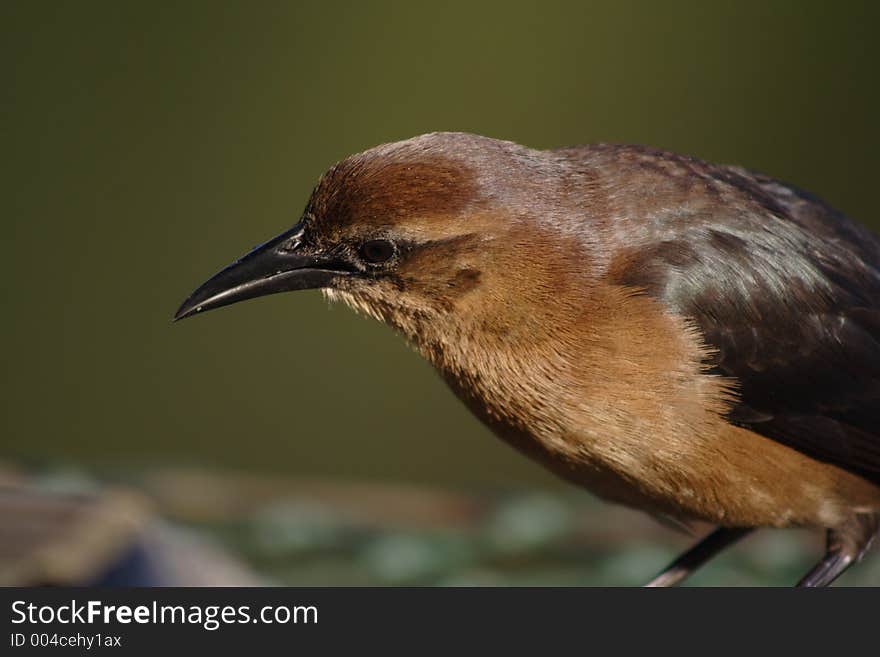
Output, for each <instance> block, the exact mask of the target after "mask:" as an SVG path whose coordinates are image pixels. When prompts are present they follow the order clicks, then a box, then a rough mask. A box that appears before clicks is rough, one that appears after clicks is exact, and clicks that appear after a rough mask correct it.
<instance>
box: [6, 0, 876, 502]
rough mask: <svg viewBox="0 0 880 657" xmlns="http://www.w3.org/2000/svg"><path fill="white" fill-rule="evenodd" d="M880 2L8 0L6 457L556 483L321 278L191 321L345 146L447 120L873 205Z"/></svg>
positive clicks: (851, 210) (860, 210)
mask: <svg viewBox="0 0 880 657" xmlns="http://www.w3.org/2000/svg"><path fill="white" fill-rule="evenodd" d="M878 17H880V12H878V10H877V5H876V3H872V2H837V3H833V4H832V3H827V2H737V3H733V2H715V3H705V2H688V3H681V2H662V3H660V2H656V3H655V2H621V1H613V2H611V1H607V2H562V3H560V2H548V1H543V2H512V1H508V2H493V3H488V2H486V3H480V2H448V3H414V2H400V3H387V2H363V3H355V2H350V3H338V2H327V1H322V2H202V3H194V2H183V3H157V2H101V3H96V2H4V3H2V5H0V30H2V38H0V51H2V53H0V54H2V58H0V62H2V63H0V66H2V87H0V93H2V95H3V102H2V112H3V119H2V123H0V130H2V133H0V134H2V143H3V159H2V167H3V171H2V174H3V175H2V187H3V190H2V207H3V208H4V211H3V221H4V228H5V230H4V232H5V235H6V238H5V240H4V243H5V244H6V245H7V246H6V248H5V249H4V250H5V253H6V255H5V257H4V258H3V262H2V267H3V270H4V271H3V277H2V279H3V282H4V294H5V298H6V301H5V304H4V305H5V307H6V319H5V321H3V323H2V331H3V339H4V344H5V345H6V348H5V349H4V350H3V351H4V360H5V370H6V372H7V374H6V377H5V379H4V384H3V391H2V392H3V395H2V396H3V403H4V405H5V411H4V424H5V426H4V432H3V433H4V438H3V441H4V442H3V450H2V452H0V458H2V459H5V460H9V461H17V462H30V463H34V462H38V463H46V462H59V463H61V462H63V463H74V464H79V465H81V466H85V467H100V468H104V469H107V468H114V467H117V466H120V465H122V466H130V465H132V464H134V465H137V466H144V465H149V464H155V465H162V464H169V463H171V464H197V465H200V466H207V467H220V468H228V467H232V468H235V469H239V470H246V471H251V472H255V473H273V474H275V475H284V476H288V475H308V476H318V477H321V476H328V477H334V478H340V479H355V480H373V481H376V480H379V481H402V482H422V483H429V484H433V485H438V486H445V487H458V486H470V487H474V486H476V487H498V486H522V487H538V488H542V487H550V488H555V487H557V486H561V484H557V483H556V481H555V480H554V479H553V478H552V477H551V476H550V475H547V474H545V473H544V472H543V471H542V470H541V469H540V468H539V467H537V466H535V465H533V464H531V463H529V462H527V461H526V460H525V459H524V458H522V457H520V456H519V455H517V454H516V453H514V452H513V451H512V450H510V449H509V448H508V447H506V446H504V445H502V444H501V443H500V442H498V441H496V440H495V439H494V438H492V437H491V436H490V434H489V433H488V431H487V430H485V429H484V428H482V427H481V426H480V424H478V422H477V421H475V420H474V419H472V418H471V417H470V416H469V415H468V413H467V412H466V411H465V409H464V408H463V406H461V405H460V404H459V402H458V401H456V400H455V399H454V398H453V396H452V395H451V394H450V393H449V392H448V391H447V390H446V389H445V387H444V385H443V384H442V383H441V381H440V380H439V378H438V377H437V376H436V375H435V374H434V373H433V372H432V371H431V369H430V368H429V367H428V366H427V365H426V364H425V363H423V362H422V361H421V360H420V359H419V358H418V357H417V356H416V355H415V354H414V353H413V352H411V351H410V350H409V349H408V348H407V347H406V346H405V345H404V344H403V342H402V341H401V340H400V339H399V338H397V337H396V336H395V335H393V334H392V332H391V331H390V330H388V329H386V328H384V327H382V326H380V325H378V324H376V323H374V322H372V321H370V320H367V319H363V318H361V317H357V316H355V315H354V314H353V313H351V312H350V311H348V310H346V309H344V308H342V307H338V308H337V307H328V305H327V304H326V302H325V301H324V300H323V299H322V297H321V296H320V294H318V293H315V292H308V293H300V294H297V295H279V296H274V297H269V298H265V299H260V300H257V301H254V302H249V303H247V304H246V305H242V306H235V307H232V308H228V309H224V310H221V311H219V312H216V313H211V314H210V315H207V316H205V317H199V318H196V319H194V320H191V321H187V322H184V323H181V324H176V325H174V324H172V323H171V321H170V317H171V314H172V312H173V310H174V309H175V308H176V306H177V304H178V303H179V302H180V301H181V300H182V299H183V297H184V296H186V295H187V294H188V293H189V292H190V291H191V289H192V288H193V287H194V286H195V285H197V284H198V283H200V282H201V281H202V280H204V279H205V278H206V277H207V276H208V275H209V274H211V273H213V272H214V271H215V270H216V269H217V268H219V267H220V266H222V265H224V264H226V263H227V262H229V261H230V260H232V259H233V258H235V257H236V256H238V255H240V254H241V253H243V252H244V251H245V250H247V249H248V248H249V247H250V246H252V245H254V244H256V243H258V242H260V241H262V240H264V239H265V238H267V237H269V236H271V235H274V234H275V233H277V232H279V231H280V230H282V229H285V228H287V227H289V226H290V225H292V224H293V223H294V222H295V221H296V220H297V218H298V216H299V213H300V211H301V209H302V207H303V205H304V203H305V201H306V198H307V195H308V193H309V191H310V189H311V187H312V185H313V184H314V182H315V181H316V179H317V178H318V176H319V175H320V174H321V173H322V172H323V171H324V170H325V169H326V168H327V167H328V166H330V165H331V164H332V163H334V162H335V161H337V160H339V159H340V158H342V157H345V156H346V155H348V154H350V153H353V152H357V151H360V150H364V149H366V148H368V147H370V146H373V145H375V144H378V143H380V142H385V141H393V140H398V139H403V138H406V137H410V136H412V135H416V134H419V133H423V132H428V131H434V130H463V131H471V132H477V133H481V134H485V135H489V136H493V137H498V138H504V139H511V140H514V141H518V142H521V143H524V144H528V145H530V146H534V147H542V148H544V147H555V146H562V145H568V144H575V143H585V142H591V141H600V140H601V141H622V142H637V143H644V144H650V145H654V146H660V147H665V148H669V149H673V150H676V151H681V152H685V153H688V154H692V155H697V156H700V157H704V158H707V159H711V160H717V161H723V162H729V163H738V164H742V165H746V166H748V167H751V168H755V169H758V170H761V171H764V172H767V173H770V174H773V175H775V176H778V177H780V178H782V179H784V180H788V181H791V182H794V183H796V184H798V185H800V186H802V187H805V188H807V189H809V190H811V191H813V192H815V193H817V194H819V195H820V196H823V197H824V198H826V199H827V200H829V201H830V202H831V203H832V204H833V205H836V206H837V207H839V208H840V209H842V210H844V211H845V212H847V213H848V214H850V215H851V216H853V217H855V218H857V219H860V220H862V221H864V222H865V223H867V224H868V225H873V226H874V227H878V226H880V219H878V216H877V212H876V208H875V196H876V187H875V185H876V182H875V178H876V175H877V163H876V153H877V150H878V146H880V130H878V126H877V117H878V116H880V93H878V84H877V79H878V78H877V64H878V61H880V45H878V40H877V39H876V35H875V30H876V25H877V19H878Z"/></svg>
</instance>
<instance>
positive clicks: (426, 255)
mask: <svg viewBox="0 0 880 657" xmlns="http://www.w3.org/2000/svg"><path fill="white" fill-rule="evenodd" d="M553 166H554V165H553V162H552V161H551V160H550V159H548V158H546V157H545V154H544V153H541V152H539V151H532V150H529V149H526V148H524V147H521V146H518V145H515V144H512V143H510V142H502V141H497V140H493V139H488V138H485V137H479V136H476V135H469V134H463V133H432V134H428V135H422V136H420V137H416V138H414V139H410V140H407V141H403V142H397V143H394V144H386V145H382V146H378V147H376V148H373V149H371V150H368V151H366V152H364V153H361V154H358V155H354V156H352V157H350V158H348V159H346V160H344V161H342V162H340V163H339V164H337V165H335V166H334V167H332V168H331V169H330V170H329V171H327V173H325V174H324V175H323V176H322V177H321V179H320V180H319V182H318V184H317V186H316V187H315V189H314V191H313V192H312V194H311V197H310V199H309V202H308V204H307V206H306V208H305V210H304V212H303V214H302V217H301V219H300V220H299V221H298V222H297V223H296V225H295V226H293V227H292V228H291V229H289V230H287V231H285V232H283V233H281V234H280V235H278V236H276V237H274V238H272V239H270V240H269V241H268V242H266V243H264V244H262V245H260V246H258V247H256V248H254V249H253V250H252V251H250V252H249V253H247V254H246V255H244V256H243V257H241V258H240V259H238V260H237V261H235V262H234V263H232V264H231V265H229V266H228V267H226V268H225V269H223V270H222V271H220V272H219V273H217V274H216V275H215V276H213V277H212V278H210V279H209V280H208V281H207V282H205V283H204V284H203V285H201V286H200V287H199V288H198V289H196V290H195V291H194V292H193V293H192V294H191V295H190V296H189V297H188V298H187V299H186V301H184V302H183V304H182V305H181V306H180V308H179V309H178V311H177V313H176V315H175V319H183V318H186V317H190V316H192V315H195V314H197V313H200V312H203V311H206V310H211V309H214V308H219V307H221V306H225V305H228V304H232V303H236V302H238V301H243V300H245V299H251V298H255V297H259V296H264V295H268V294H275V293H278V292H285V291H290V290H301V289H309V288H321V289H323V290H324V291H325V293H326V294H327V295H328V296H329V297H330V298H332V299H341V300H343V301H345V302H347V303H348V304H349V305H351V306H353V307H354V308H356V309H358V310H360V311H362V312H365V313H367V314H369V315H371V316H373V317H376V318H378V319H380V320H382V321H385V322H387V323H389V324H391V325H392V326H394V327H395V328H398V329H400V330H402V331H403V332H404V333H407V334H409V335H410V337H413V338H417V337H424V336H425V335H426V333H428V332H429V330H430V329H431V328H432V327H433V328H434V329H436V328H437V327H438V326H443V325H444V322H445V320H448V319H450V318H452V319H454V320H455V321H456V322H458V323H461V322H462V321H463V319H464V318H466V317H468V316H474V315H475V314H479V313H481V312H485V311H486V309H487V308H489V307H494V309H495V310H496V311H497V309H498V308H499V307H500V305H502V304H503V302H504V301H505V300H506V298H507V297H508V296H509V295H510V294H511V293H513V292H515V293H516V294H517V295H518V297H517V298H518V299H519V300H520V301H523V300H524V299H527V298H528V297H529V294H530V291H531V292H532V293H535V292H540V291H541V290H542V289H543V290H550V289H556V288H557V287H558V286H557V285H556V282H554V281H552V280H549V279H551V278H558V276H556V272H554V269H553V267H549V268H548V267H547V266H546V259H544V258H541V257H540V255H539V254H540V252H541V249H542V244H541V242H542V240H543V239H545V238H547V235H550V234H549V233H548V234H547V235H545V234H544V233H542V231H541V230H540V220H547V219H548V217H546V216H543V215H542V216H541V217H537V216H536V212H537V211H536V208H540V198H541V196H542V195H546V194H548V193H552V186H553V185H555V184H558V183H559V177H558V176H555V175H553V174H554V172H553V171H552V170H551V169H552V168H553ZM539 214H540V213H539ZM555 238H558V231H556V234H555ZM556 250H557V251H558V248H557V249H556ZM581 254H582V252H581ZM552 260H553V262H554V263H556V264H557V265H558V263H559V257H558V255H557V257H556V258H554V259H552ZM535 301H536V302H538V300H537V299H535ZM499 302H502V303H501V304H499ZM508 314H509V313H508Z"/></svg>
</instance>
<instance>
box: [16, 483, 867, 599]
mask: <svg viewBox="0 0 880 657" xmlns="http://www.w3.org/2000/svg"><path fill="white" fill-rule="evenodd" d="M0 516H2V518H0V519H2V522H0V584H2V585H10V584H27V585H31V584H58V585H71V584H102V585H126V584H129V585H183V586H189V585H227V586H244V585H264V584H265V585H273V584H274V585H292V586H342V585H354V586H359V585H376V586H385V585H429V586H433V585H437V586H517V585H518V586H533V585H555V586H633V585H640V584H642V583H644V582H645V581H647V580H648V579H649V578H650V577H651V576H652V575H654V574H655V573H656V571H658V570H659V569H661V568H662V567H663V566H664V565H666V564H667V563H668V562H669V561H670V560H671V559H672V558H674V557H675V556H676V555H677V554H678V553H679V552H680V551H681V550H683V549H684V548H686V547H687V546H688V545H689V544H690V543H691V542H692V541H693V540H694V539H693V538H691V537H688V536H686V535H684V534H680V533H677V532H674V531H672V530H670V529H667V528H664V527H661V526H660V525H658V524H656V523H655V522H654V521H652V520H651V519H649V518H647V517H645V516H642V515H640V514H635V513H632V512H629V511H627V510H624V509H620V508H617V507H612V506H608V505H604V504H600V503H598V502H596V501H594V500H592V499H591V498H589V497H588V496H587V495H585V494H581V493H578V492H577V491H572V492H570V493H568V494H557V495H549V494H547V493H544V492H528V491H517V492H508V493H492V494H489V493H485V492H484V493H479V492H472V493H462V492H451V491H441V490H431V489H424V488H419V487H414V486H400V485H382V484H360V483H358V484H354V483H341V482H332V481H317V480H313V481H301V480H286V479H280V478H279V479H270V478H265V477H255V476H245V475H233V474H229V473H217V472H208V471H197V470H155V471H141V472H138V473H132V474H131V475H130V476H129V477H127V478H126V480H125V481H111V480H109V479H101V478H98V477H96V476H94V475H87V474H85V473H83V472H80V471H70V470H52V471H45V472H42V473H39V474H36V475H33V474H31V475H28V476H24V475H22V474H20V473H17V472H15V471H14V470H11V469H7V470H4V471H3V472H2V473H0ZM697 531H698V532H702V531H704V529H703V528H698V530H697ZM820 539H821V537H820V536H819V535H818V533H812V532H803V531H771V530H764V531H761V532H758V533H756V534H755V535H753V536H751V537H749V538H747V539H745V540H744V541H743V542H742V543H741V544H740V545H739V546H736V547H735V548H733V549H731V550H730V551H728V552H727V553H725V554H723V555H722V556H721V557H719V558H718V559H716V560H714V561H713V562H711V563H710V564H709V565H708V566H707V567H705V568H704V569H703V570H702V571H700V572H699V573H698V574H697V575H695V576H694V577H693V578H692V579H691V580H690V581H689V582H688V584H689V585H703V586H711V585H717V586H750V585H778V586H788V585H791V584H793V583H794V582H795V581H797V579H798V578H799V577H800V575H802V574H803V573H804V572H805V571H806V570H807V569H808V567H809V566H810V564H811V563H812V562H813V561H814V560H815V559H817V558H818V555H819V552H820V549H821V540H820ZM840 584H842V585H850V586H872V585H873V586H876V585H878V584H880V559H878V558H876V555H870V556H869V557H868V558H867V559H866V560H865V562H864V563H862V564H860V565H859V566H858V567H856V568H854V569H853V570H851V571H850V572H849V573H848V574H847V575H845V576H844V577H843V578H842V579H841V581H840Z"/></svg>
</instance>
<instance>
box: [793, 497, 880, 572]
mask: <svg viewBox="0 0 880 657" xmlns="http://www.w3.org/2000/svg"><path fill="white" fill-rule="evenodd" d="M878 527H880V515H877V514H861V515H858V516H855V518H854V519H853V520H852V521H851V522H849V523H847V524H846V525H843V526H842V527H840V528H837V529H829V530H828V534H827V537H828V538H827V540H826V546H827V547H826V548H825V556H824V557H822V560H821V561H820V562H819V563H817V564H816V565H815V566H814V567H813V569H812V570H811V571H810V572H808V573H807V574H806V575H804V577H803V579H801V581H800V582H798V586H804V587H818V586H828V585H829V584H831V582H833V581H834V580H836V579H837V578H838V577H840V576H841V575H842V574H843V573H844V571H846V569H847V568H849V567H850V566H852V565H853V564H854V563H857V562H858V561H859V559H861V558H862V555H864V554H865V552H867V551H868V549H869V548H870V547H871V541H872V540H873V538H874V537H875V536H876V535H877V530H878Z"/></svg>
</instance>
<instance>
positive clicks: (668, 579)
mask: <svg viewBox="0 0 880 657" xmlns="http://www.w3.org/2000/svg"><path fill="white" fill-rule="evenodd" d="M750 531H752V529H751V527H718V528H717V529H715V530H714V531H713V532H712V533H710V534H708V535H707V536H705V537H704V538H703V539H702V540H700V542H699V543H697V544H696V545H694V546H693V547H692V548H691V549H690V550H688V551H687V552H685V553H684V554H683V555H681V556H680V557H679V558H678V559H676V560H675V561H673V562H672V563H671V564H669V566H667V567H666V569H664V570H663V571H662V572H661V573H660V574H659V575H657V576H656V577H655V578H654V579H652V580H651V581H650V582H648V583H647V584H645V586H646V587H660V586H676V585H677V584H680V583H681V582H682V581H683V580H684V579H685V578H686V577H689V576H690V575H691V574H692V573H693V572H694V571H695V570H697V568H699V567H700V566H702V565H703V564H704V563H706V562H707V561H709V559H711V558H712V557H714V556H715V555H716V554H718V553H719V552H721V551H722V550H723V549H724V548H726V547H728V546H729V545H732V544H733V543H736V542H737V541H738V540H739V539H741V538H742V537H743V536H745V535H746V534H748V533H749V532H750Z"/></svg>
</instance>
